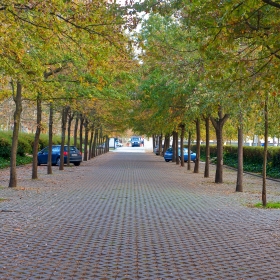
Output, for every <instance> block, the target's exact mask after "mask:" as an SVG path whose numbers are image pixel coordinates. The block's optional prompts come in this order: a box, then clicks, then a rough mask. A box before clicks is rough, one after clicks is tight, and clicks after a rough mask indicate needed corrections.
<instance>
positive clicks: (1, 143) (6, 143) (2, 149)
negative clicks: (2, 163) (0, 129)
mask: <svg viewBox="0 0 280 280" xmlns="http://www.w3.org/2000/svg"><path fill="white" fill-rule="evenodd" d="M11 147H12V139H11V138H9V137H8V135H6V134H4V133H1V135H0V157H2V158H5V159H7V158H9V157H10V155H11Z"/></svg>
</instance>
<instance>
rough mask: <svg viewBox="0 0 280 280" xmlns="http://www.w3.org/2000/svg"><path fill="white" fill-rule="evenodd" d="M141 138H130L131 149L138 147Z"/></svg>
mask: <svg viewBox="0 0 280 280" xmlns="http://www.w3.org/2000/svg"><path fill="white" fill-rule="evenodd" d="M140 144H141V137H140V136H132V137H131V147H140Z"/></svg>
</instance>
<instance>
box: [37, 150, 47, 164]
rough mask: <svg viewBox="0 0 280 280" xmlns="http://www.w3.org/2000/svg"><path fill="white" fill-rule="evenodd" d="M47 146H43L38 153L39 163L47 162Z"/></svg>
mask: <svg viewBox="0 0 280 280" xmlns="http://www.w3.org/2000/svg"><path fill="white" fill-rule="evenodd" d="M48 154H49V147H46V148H44V149H43V150H41V151H40V152H39V154H38V160H39V162H40V163H41V164H47V162H48Z"/></svg>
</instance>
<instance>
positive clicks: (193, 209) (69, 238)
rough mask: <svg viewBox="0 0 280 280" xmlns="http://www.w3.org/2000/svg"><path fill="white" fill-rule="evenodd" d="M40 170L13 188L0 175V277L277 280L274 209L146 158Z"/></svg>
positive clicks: (279, 257) (279, 256)
mask: <svg viewBox="0 0 280 280" xmlns="http://www.w3.org/2000/svg"><path fill="white" fill-rule="evenodd" d="M46 168H47V167H46V166H40V167H39V170H38V172H39V177H40V179H39V180H31V179H30V177H31V169H30V168H29V171H28V168H26V167H25V168H18V174H19V176H20V180H19V182H18V184H19V185H20V187H18V188H16V189H9V188H8V187H7V185H8V174H7V172H6V171H0V180H1V185H3V186H4V188H2V189H1V190H0V197H5V198H7V200H6V201H4V202H1V204H0V210H1V209H4V210H8V211H10V212H5V211H4V212H0V236H1V242H0V279H7V280H10V279H50V280H53V279H59V280H62V279H66V280H68V279H74V280H75V279H81V280H82V279H85V280H86V279H104V280H105V279H122V280H123V279H141V280H142V279H148V280H151V279H152V280H157V279H158V280H160V279H178V280H179V279H183V280H187V279H208V280H210V279H223V280H224V279H238V280H242V279H258V280H260V279H280V252H279V246H280V234H279V232H280V231H279V229H280V224H279V221H280V218H279V217H280V215H279V214H280V211H279V210H263V209H254V208H250V207H247V206H245V205H244V201H245V198H246V199H249V194H247V193H244V194H237V193H235V191H234V187H235V186H234V184H233V187H232V186H231V187H229V186H228V185H226V184H222V185H216V184H214V183H213V178H212V179H211V178H203V174H202V173H200V174H194V173H192V171H188V170H186V168H181V167H178V166H176V164H174V163H171V162H170V163H166V162H164V161H163V159H162V158H161V157H159V156H155V155H154V154H151V153H146V154H145V153H121V152H119V153H113V152H110V153H107V154H105V155H102V156H99V157H97V158H94V159H92V160H90V161H88V162H83V163H82V164H81V166H79V167H65V170H64V171H59V170H58V168H56V167H54V172H53V173H54V174H53V175H47V174H46ZM212 172H213V168H212ZM230 172H231V171H229V172H228V173H227V171H225V172H224V175H225V176H227V174H228V176H232V174H231V173H230ZM228 178H230V179H228V181H230V180H231V178H232V177H228ZM248 180H250V181H249V182H250V185H254V186H257V184H259V183H258V182H260V180H259V181H256V180H258V179H256V178H251V177H250V178H249V179H248ZM245 182H246V180H245ZM252 182H255V183H254V184H253V183H252ZM277 188H278V189H277ZM268 189H269V190H270V196H272V195H274V199H278V197H279V193H280V184H279V183H277V182H276V183H275V182H274V183H273V184H272V185H271V186H270V185H269V186H268ZM273 191H274V192H273Z"/></svg>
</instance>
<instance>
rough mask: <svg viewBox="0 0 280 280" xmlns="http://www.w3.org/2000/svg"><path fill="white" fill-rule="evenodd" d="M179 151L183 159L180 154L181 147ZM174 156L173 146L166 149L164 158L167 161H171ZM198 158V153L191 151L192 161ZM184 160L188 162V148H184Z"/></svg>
mask: <svg viewBox="0 0 280 280" xmlns="http://www.w3.org/2000/svg"><path fill="white" fill-rule="evenodd" d="M178 151H179V157H180V159H181V156H180V149H178ZM172 157H173V148H169V149H167V150H166V152H165V153H164V159H165V161H166V162H168V161H171V160H172ZM195 160H196V153H193V152H191V161H193V162H195ZM184 161H185V162H187V161H188V149H187V148H184Z"/></svg>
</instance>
